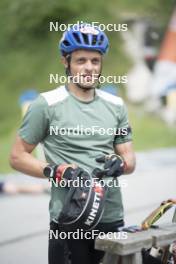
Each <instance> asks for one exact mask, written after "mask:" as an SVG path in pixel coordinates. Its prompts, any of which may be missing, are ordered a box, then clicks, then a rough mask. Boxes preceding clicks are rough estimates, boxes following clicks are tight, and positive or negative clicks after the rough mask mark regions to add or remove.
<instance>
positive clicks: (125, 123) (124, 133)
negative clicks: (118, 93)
mask: <svg viewBox="0 0 176 264" xmlns="http://www.w3.org/2000/svg"><path fill="white" fill-rule="evenodd" d="M128 141H132V130H131V126H130V125H129V120H128V112H127V108H126V106H125V104H124V103H123V104H122V106H121V109H120V114H119V120H118V127H117V132H116V135H115V137H114V144H122V143H125V142H128Z"/></svg>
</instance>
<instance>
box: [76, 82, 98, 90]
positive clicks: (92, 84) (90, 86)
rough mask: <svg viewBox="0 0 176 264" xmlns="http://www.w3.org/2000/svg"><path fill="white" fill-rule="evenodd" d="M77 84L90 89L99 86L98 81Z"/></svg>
mask: <svg viewBox="0 0 176 264" xmlns="http://www.w3.org/2000/svg"><path fill="white" fill-rule="evenodd" d="M77 86H78V87H79V88H82V89H84V90H90V89H95V88H96V87H97V83H89V84H85V83H77Z"/></svg>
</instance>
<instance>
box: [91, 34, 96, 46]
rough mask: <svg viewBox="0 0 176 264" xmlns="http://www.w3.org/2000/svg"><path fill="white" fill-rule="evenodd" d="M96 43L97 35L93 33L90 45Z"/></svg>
mask: <svg viewBox="0 0 176 264" xmlns="http://www.w3.org/2000/svg"><path fill="white" fill-rule="evenodd" d="M96 44H97V36H96V35H93V37H92V45H96Z"/></svg>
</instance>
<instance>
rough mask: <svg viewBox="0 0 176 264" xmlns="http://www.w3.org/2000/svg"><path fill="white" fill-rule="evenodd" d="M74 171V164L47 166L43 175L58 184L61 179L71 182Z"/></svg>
mask: <svg viewBox="0 0 176 264" xmlns="http://www.w3.org/2000/svg"><path fill="white" fill-rule="evenodd" d="M75 170H76V165H74V164H61V165H47V166H46V167H45V168H44V170H43V174H44V175H45V176H46V177H47V178H49V179H53V180H55V181H57V182H60V181H61V180H62V179H66V180H71V179H72V177H73V174H74V172H75Z"/></svg>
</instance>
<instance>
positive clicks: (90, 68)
mask: <svg viewBox="0 0 176 264" xmlns="http://www.w3.org/2000/svg"><path fill="white" fill-rule="evenodd" d="M85 69H86V70H88V71H91V70H92V69H93V65H92V62H91V61H90V60H87V61H86V63H85Z"/></svg>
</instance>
